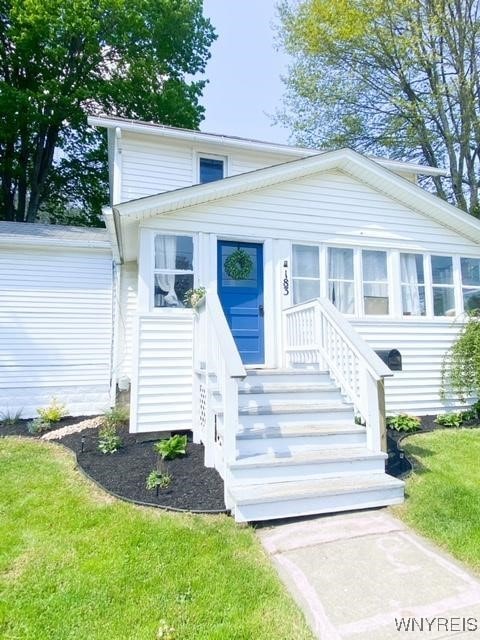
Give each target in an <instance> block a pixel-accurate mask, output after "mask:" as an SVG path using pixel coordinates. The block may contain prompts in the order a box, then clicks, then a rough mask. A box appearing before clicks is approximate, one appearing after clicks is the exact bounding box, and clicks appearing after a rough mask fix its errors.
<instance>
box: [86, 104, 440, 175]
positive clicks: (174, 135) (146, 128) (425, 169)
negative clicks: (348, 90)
mask: <svg viewBox="0 0 480 640" xmlns="http://www.w3.org/2000/svg"><path fill="white" fill-rule="evenodd" d="M88 124H89V125H91V126H92V127H106V128H108V129H117V128H120V129H122V130H123V131H130V132H131V133H138V134H143V135H150V136H151V135H153V136H161V137H164V138H170V139H174V140H183V141H188V142H198V143H200V144H210V145H216V146H220V147H222V148H225V147H230V148H236V149H244V150H246V151H259V152H262V153H274V154H277V155H279V154H283V155H284V156H285V157H286V158H306V157H309V156H316V155H319V154H322V153H329V152H328V151H322V150H321V149H308V148H306V147H294V146H290V145H286V144H285V145H284V144H274V143H269V142H262V141H260V140H248V139H247V138H245V139H241V138H234V137H229V136H222V135H218V134H215V133H204V132H202V131H190V130H181V129H175V128H171V127H166V126H162V125H158V124H147V123H142V122H135V121H134V120H131V121H130V120H121V119H116V118H108V117H105V118H102V117H96V116H95V117H94V116H90V117H89V118H88ZM223 153H224V152H223ZM367 157H368V156H367ZM371 159H372V160H373V161H374V162H377V163H378V164H380V165H383V166H385V167H387V168H389V169H391V170H392V171H400V172H402V173H407V174H409V175H411V174H414V175H419V174H420V175H430V176H436V175H439V176H443V175H447V173H448V172H447V171H446V170H445V169H438V168H437V167H430V166H426V165H421V164H415V163H413V162H401V161H400V160H388V159H384V158H377V157H374V156H372V157H371Z"/></svg>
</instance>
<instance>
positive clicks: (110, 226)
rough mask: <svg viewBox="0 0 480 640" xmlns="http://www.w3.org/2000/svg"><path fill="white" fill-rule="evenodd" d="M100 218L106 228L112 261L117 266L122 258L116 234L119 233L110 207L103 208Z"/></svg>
mask: <svg viewBox="0 0 480 640" xmlns="http://www.w3.org/2000/svg"><path fill="white" fill-rule="evenodd" d="M102 218H103V221H104V222H105V226H106V228H107V232H108V237H109V238H110V247H111V251H112V254H113V259H114V261H115V262H116V263H117V264H121V263H122V262H123V256H122V253H121V250H120V246H121V245H120V242H119V238H118V236H117V233H120V229H118V230H117V228H116V225H115V219H114V211H113V209H112V207H103V209H102Z"/></svg>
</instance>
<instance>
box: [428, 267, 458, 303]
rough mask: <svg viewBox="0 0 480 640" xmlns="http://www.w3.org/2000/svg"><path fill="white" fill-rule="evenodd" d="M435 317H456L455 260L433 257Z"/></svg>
mask: <svg viewBox="0 0 480 640" xmlns="http://www.w3.org/2000/svg"><path fill="white" fill-rule="evenodd" d="M431 264H432V289H433V315H434V316H454V315H455V286H454V283H453V258H452V257H451V256H431Z"/></svg>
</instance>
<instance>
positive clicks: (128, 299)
mask: <svg viewBox="0 0 480 640" xmlns="http://www.w3.org/2000/svg"><path fill="white" fill-rule="evenodd" d="M137 289H138V268H137V263H136V262H127V263H126V264H122V265H121V274H120V305H119V317H118V321H117V331H118V336H117V338H118V345H117V358H116V372H115V377H116V380H119V378H121V377H124V376H125V377H128V378H130V379H131V378H132V348H133V326H134V323H135V316H136V313H137Z"/></svg>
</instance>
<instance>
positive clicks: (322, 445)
mask: <svg viewBox="0 0 480 640" xmlns="http://www.w3.org/2000/svg"><path fill="white" fill-rule="evenodd" d="M219 420H220V422H221V420H222V416H221V415H219ZM236 445H237V455H236V460H235V461H234V462H233V463H231V464H230V465H229V466H228V468H227V469H226V474H227V477H226V480H227V486H228V487H229V489H228V494H227V502H229V504H228V505H227V506H229V507H230V508H231V509H232V512H233V513H234V515H235V519H236V520H237V521H239V522H245V521H258V520H270V519H275V518H286V517H294V516H301V515H311V514H320V513H331V512H335V511H348V510H353V509H365V508H370V507H379V506H385V505H388V504H397V503H400V502H402V501H403V482H401V481H400V480H397V479H396V478H393V477H391V476H388V475H387V474H386V473H385V459H386V457H387V456H386V454H385V453H383V452H380V451H370V450H369V449H368V448H367V447H366V430H365V428H364V427H361V426H359V425H356V424H355V421H354V415H353V408H352V405H350V404H349V403H347V402H346V401H345V399H344V398H343V397H342V395H341V393H340V390H339V389H338V388H337V387H336V386H335V384H334V383H333V382H332V380H331V379H330V377H329V375H328V373H327V372H316V371H307V370H305V371H302V370H256V371H249V373H248V376H247V378H246V380H244V381H243V382H242V383H241V384H240V388H239V427H238V431H237V436H236Z"/></svg>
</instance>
